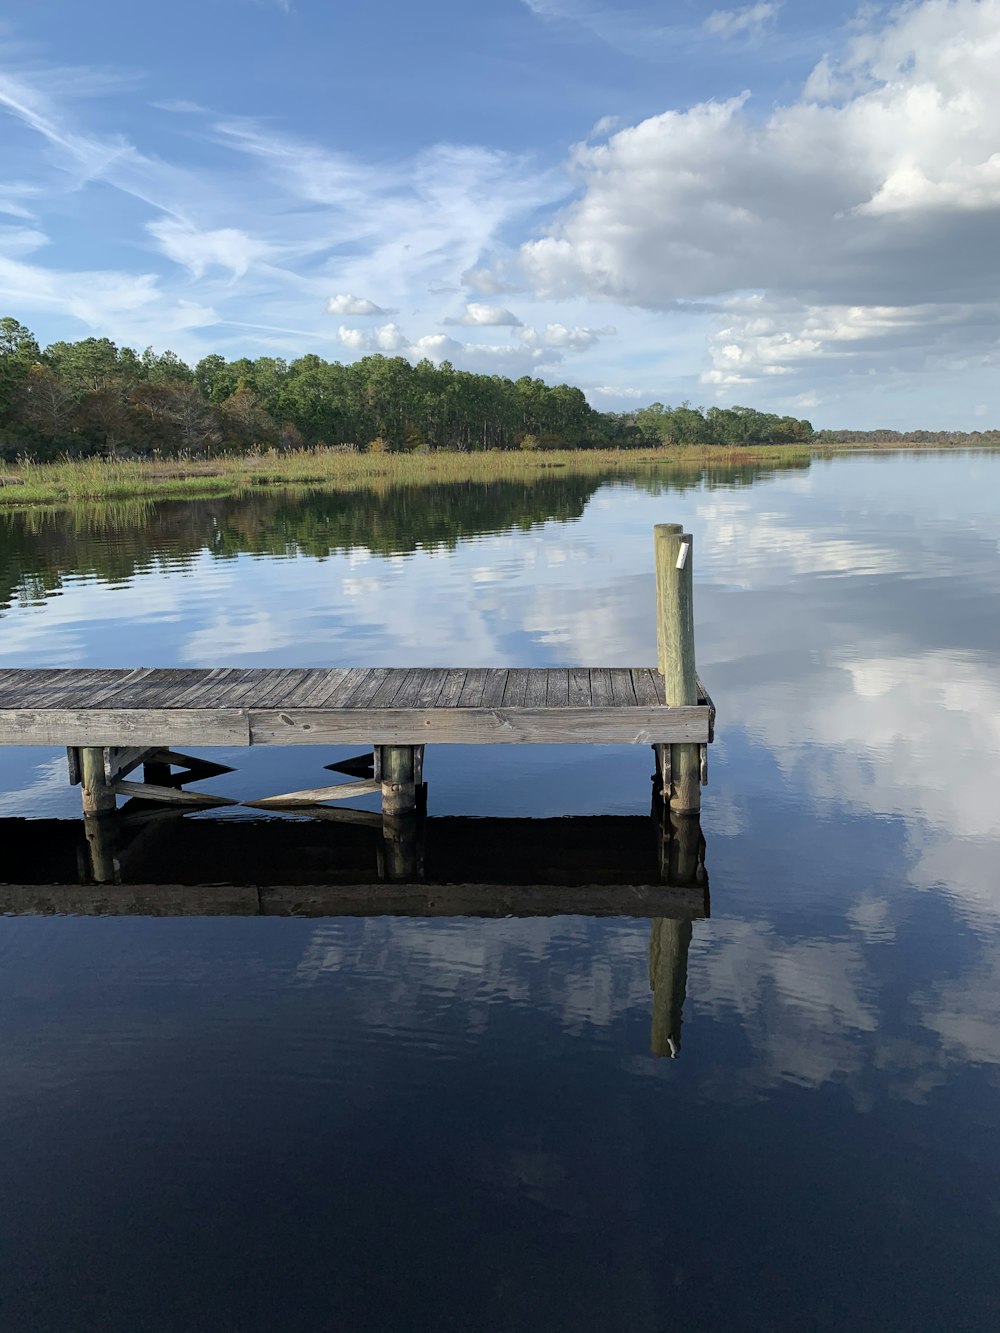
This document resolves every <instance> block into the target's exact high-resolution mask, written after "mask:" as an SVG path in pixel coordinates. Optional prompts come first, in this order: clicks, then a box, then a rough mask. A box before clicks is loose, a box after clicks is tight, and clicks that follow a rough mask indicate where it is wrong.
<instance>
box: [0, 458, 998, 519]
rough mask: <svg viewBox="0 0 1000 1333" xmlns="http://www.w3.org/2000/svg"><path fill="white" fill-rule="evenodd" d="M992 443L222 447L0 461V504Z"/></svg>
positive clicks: (366, 485)
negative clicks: (215, 451)
mask: <svg viewBox="0 0 1000 1333" xmlns="http://www.w3.org/2000/svg"><path fill="white" fill-rule="evenodd" d="M998 447H1000V446H998V445H997V444H996V443H995V442H984V443H983V444H975V445H970V444H967V443H961V444H959V443H956V444H952V445H943V444H941V443H931V442H927V443H907V444H900V443H898V442H885V443H860V442H856V441H845V442H843V443H837V442H831V441H824V442H823V443H821V444H811V445H810V444H779V445H748V446H744V447H738V446H733V445H687V446H673V447H671V446H666V447H662V448H659V449H655V448H654V449H572V450H571V449H554V450H538V451H522V450H507V451H504V450H484V451H477V452H470V453H462V452H459V451H455V450H443V449H442V450H435V451H433V452H431V453H413V454H406V453H399V454H372V453H345V452H342V451H340V450H337V449H329V448H327V449H324V448H317V449H303V450H297V451H293V452H288V453H281V452H277V451H268V452H266V453H253V452H251V453H247V454H224V455H217V456H215V457H207V458H198V459H191V458H159V459H149V460H137V459H129V460H115V459H101V458H86V459H75V460H66V459H64V460H60V461H57V462H51V463H33V462H26V461H20V462H16V463H0V507H3V508H6V509H10V508H24V507H28V506H32V507H33V506H42V505H47V506H52V505H57V506H58V505H67V504H79V503H99V502H101V501H114V500H124V499H136V498H145V499H149V500H168V499H209V498H212V497H213V496H229V495H234V494H239V493H242V492H249V491H255V490H260V489H264V488H273V487H310V488H322V487H329V488H331V489H334V490H338V491H351V490H358V489H373V488H374V489H382V488H385V487H389V486H428V485H436V484H448V483H452V484H456V483H462V482H472V483H479V484H486V483H489V482H501V481H524V482H528V483H530V482H532V481H537V480H539V479H541V478H544V477H546V476H551V475H552V473H553V472H554V471H557V472H561V473H564V474H565V473H578V474H580V475H590V476H592V475H594V473H607V474H609V475H614V474H616V473H621V474H623V475H624V474H627V473H629V472H631V471H634V470H635V469H637V468H641V469H645V468H648V467H656V468H664V469H670V468H679V469H682V470H684V471H687V472H690V471H692V470H694V469H697V468H698V467H700V466H707V465H712V464H715V465H722V466H738V465H740V464H757V465H760V464H767V463H775V464H786V465H793V466H794V465H795V464H807V463H808V462H810V461H811V460H812V459H814V458H829V457H833V456H834V455H837V454H847V453H849V454H889V453H921V454H928V453H956V452H966V453H969V452H976V453H979V452H991V451H995V450H996V449H997V448H998Z"/></svg>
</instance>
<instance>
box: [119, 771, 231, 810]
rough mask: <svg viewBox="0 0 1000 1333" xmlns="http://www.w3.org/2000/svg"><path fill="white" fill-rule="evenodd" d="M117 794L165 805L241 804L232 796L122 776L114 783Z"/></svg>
mask: <svg viewBox="0 0 1000 1333" xmlns="http://www.w3.org/2000/svg"><path fill="white" fill-rule="evenodd" d="M113 786H114V791H115V794H116V795H117V796H135V797H138V798H139V799H140V800H143V801H161V802H162V803H163V804H164V805H205V806H212V805H239V804H240V802H239V801H236V800H234V799H233V798H232V797H231V796H210V795H209V794H208V793H207V792H200V791H181V790H180V788H179V787H160V786H159V785H157V784H156V783H154V782H129V781H127V780H126V779H124V778H122V779H120V780H119V781H118V782H115V783H114V784H113Z"/></svg>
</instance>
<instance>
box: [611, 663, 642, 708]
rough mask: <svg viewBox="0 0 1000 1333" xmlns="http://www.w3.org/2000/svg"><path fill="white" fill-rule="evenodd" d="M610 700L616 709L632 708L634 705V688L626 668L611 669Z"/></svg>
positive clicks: (630, 675)
mask: <svg viewBox="0 0 1000 1333" xmlns="http://www.w3.org/2000/svg"><path fill="white" fill-rule="evenodd" d="M609 674H610V676H611V698H612V700H613V701H614V704H615V706H616V707H617V708H634V707H635V705H636V697H635V686H634V685H633V684H632V673H631V671H630V670H629V669H628V667H612V668H611V671H610V672H609Z"/></svg>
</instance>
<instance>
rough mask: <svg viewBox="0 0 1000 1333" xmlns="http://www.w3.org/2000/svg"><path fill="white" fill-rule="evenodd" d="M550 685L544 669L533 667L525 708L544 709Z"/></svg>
mask: <svg viewBox="0 0 1000 1333" xmlns="http://www.w3.org/2000/svg"><path fill="white" fill-rule="evenodd" d="M548 684H549V682H548V673H547V672H546V671H545V670H544V669H542V668H539V667H533V668H532V669H531V671H529V672H528V693H527V696H526V698H525V701H524V706H525V707H526V708H544V707H545V694H546V691H547V689H548Z"/></svg>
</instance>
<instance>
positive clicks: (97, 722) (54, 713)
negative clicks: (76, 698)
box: [0, 708, 250, 747]
mask: <svg viewBox="0 0 1000 1333" xmlns="http://www.w3.org/2000/svg"><path fill="white" fill-rule="evenodd" d="M249 744H250V728H249V722H248V716H247V714H246V713H241V712H238V711H237V710H235V709H203V708H192V709H185V710H183V711H179V710H175V709H156V710H152V711H147V710H145V709H142V708H123V709H119V710H115V709H110V708H108V709H101V708H95V709H59V708H44V709H30V708H29V709H0V745H75V746H104V745H148V746H156V747H159V746H164V745H166V746H170V745H249Z"/></svg>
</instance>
